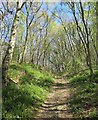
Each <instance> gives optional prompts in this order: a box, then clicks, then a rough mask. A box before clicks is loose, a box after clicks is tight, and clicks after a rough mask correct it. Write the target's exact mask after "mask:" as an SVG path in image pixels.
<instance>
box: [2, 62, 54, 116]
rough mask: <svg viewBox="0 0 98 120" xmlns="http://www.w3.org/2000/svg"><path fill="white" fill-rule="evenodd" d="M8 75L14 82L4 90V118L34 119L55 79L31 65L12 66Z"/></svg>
mask: <svg viewBox="0 0 98 120" xmlns="http://www.w3.org/2000/svg"><path fill="white" fill-rule="evenodd" d="M8 75H9V78H10V79H11V81H12V82H11V83H10V84H9V85H8V86H7V87H6V88H3V118H23V117H24V118H27V117H33V116H34V114H35V113H36V110H37V109H38V108H39V107H40V106H41V104H42V103H43V101H44V100H45V98H46V96H47V94H48V91H49V87H50V86H51V85H52V83H53V78H52V77H51V76H50V75H49V73H48V72H42V71H41V70H39V69H37V67H34V65H30V64H22V65H19V64H12V65H11V67H10V69H9V73H8Z"/></svg>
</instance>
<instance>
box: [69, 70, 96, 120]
mask: <svg viewBox="0 0 98 120" xmlns="http://www.w3.org/2000/svg"><path fill="white" fill-rule="evenodd" d="M70 85H71V98H70V99H69V106H70V108H71V110H72V112H73V113H74V116H75V117H91V118H92V117H98V71H97V70H95V71H94V77H93V81H92V82H89V72H88V71H86V72H85V73H82V74H80V75H77V76H74V77H73V78H71V79H70Z"/></svg>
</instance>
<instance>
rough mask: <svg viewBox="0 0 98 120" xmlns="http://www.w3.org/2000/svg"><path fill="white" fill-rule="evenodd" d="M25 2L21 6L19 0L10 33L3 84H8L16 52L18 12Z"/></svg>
mask: <svg viewBox="0 0 98 120" xmlns="http://www.w3.org/2000/svg"><path fill="white" fill-rule="evenodd" d="M24 4H25V2H23V3H22V5H21V7H20V8H19V2H17V5H16V13H15V15H14V20H13V24H12V28H11V34H10V39H9V44H8V48H7V51H6V54H5V57H4V59H3V61H2V78H3V81H2V84H3V86H7V84H8V82H9V80H8V76H7V73H8V70H9V67H10V64H11V61H12V56H13V52H14V48H15V43H16V38H15V36H16V29H17V18H18V13H19V11H20V10H21V8H22V7H23V5H24Z"/></svg>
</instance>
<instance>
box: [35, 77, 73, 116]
mask: <svg viewBox="0 0 98 120" xmlns="http://www.w3.org/2000/svg"><path fill="white" fill-rule="evenodd" d="M68 98H69V86H68V82H67V81H66V80H64V79H62V78H57V79H56V80H55V82H54V84H53V86H52V90H51V92H50V93H49V95H48V98H47V100H46V101H45V102H44V104H43V105H42V107H41V108H40V109H39V111H38V114H37V116H36V118H72V114H71V113H70V110H69V108H68V103H67V99H68Z"/></svg>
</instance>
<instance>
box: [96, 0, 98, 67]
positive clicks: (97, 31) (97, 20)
mask: <svg viewBox="0 0 98 120" xmlns="http://www.w3.org/2000/svg"><path fill="white" fill-rule="evenodd" d="M96 49H97V57H96V66H97V69H98V1H97V2H96Z"/></svg>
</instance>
